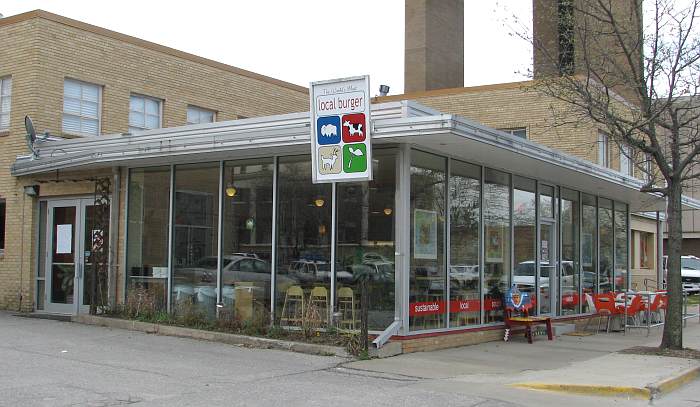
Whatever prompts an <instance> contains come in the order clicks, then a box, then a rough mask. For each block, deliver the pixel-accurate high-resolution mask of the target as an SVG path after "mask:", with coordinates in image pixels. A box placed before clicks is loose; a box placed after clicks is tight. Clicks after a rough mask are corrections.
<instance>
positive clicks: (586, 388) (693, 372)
mask: <svg viewBox="0 0 700 407" xmlns="http://www.w3.org/2000/svg"><path fill="white" fill-rule="evenodd" d="M698 377H700V366H696V367H693V368H690V369H686V370H684V371H682V372H680V373H678V374H676V375H674V376H671V377H669V378H666V379H663V380H660V381H658V382H655V383H652V384H648V385H646V386H644V387H629V386H602V385H594V384H561V383H536V382H532V383H513V384H511V385H510V386H512V387H518V388H521V389H530V390H547V391H557V392H562V393H573V394H582V395H587V396H603V397H621V396H622V397H628V398H636V399H644V400H653V399H656V398H659V397H661V396H663V395H666V394H668V393H671V392H672V391H674V390H676V389H678V388H679V387H681V386H683V385H685V384H688V383H689V382H691V381H693V380H695V379H697V378H698Z"/></svg>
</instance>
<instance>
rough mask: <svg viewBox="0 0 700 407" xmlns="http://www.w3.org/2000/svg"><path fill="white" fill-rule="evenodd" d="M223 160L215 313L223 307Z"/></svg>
mask: <svg viewBox="0 0 700 407" xmlns="http://www.w3.org/2000/svg"><path fill="white" fill-rule="evenodd" d="M223 191H224V161H223V160H221V161H219V191H218V195H219V202H218V208H219V213H218V216H217V218H218V219H217V222H216V223H217V230H216V241H217V243H218V244H217V248H216V315H217V316H218V315H219V310H220V309H222V308H223V302H224V299H223V293H222V292H221V290H222V289H223V286H224V284H223V261H222V260H223V254H224V242H223V226H224V194H223V193H222V192H223Z"/></svg>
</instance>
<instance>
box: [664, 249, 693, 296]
mask: <svg viewBox="0 0 700 407" xmlns="http://www.w3.org/2000/svg"><path fill="white" fill-rule="evenodd" d="M667 261H668V258H667V256H664V272H665V273H668V269H667V266H666V264H667ZM681 279H682V280H683V291H685V292H687V293H689V294H698V293H700V258H698V257H695V256H681Z"/></svg>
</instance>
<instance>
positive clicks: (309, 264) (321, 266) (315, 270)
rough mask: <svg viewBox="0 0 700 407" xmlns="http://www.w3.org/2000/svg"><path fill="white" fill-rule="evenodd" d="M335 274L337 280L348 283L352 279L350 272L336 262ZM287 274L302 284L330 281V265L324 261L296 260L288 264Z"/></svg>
mask: <svg viewBox="0 0 700 407" xmlns="http://www.w3.org/2000/svg"><path fill="white" fill-rule="evenodd" d="M335 275H336V279H337V281H340V282H343V283H346V284H349V283H351V282H352V281H353V275H352V273H349V272H348V271H347V270H343V269H342V267H341V266H340V264H338V263H336V266H335ZM289 276H290V277H292V278H295V279H296V280H298V281H299V282H300V283H302V284H314V283H330V281H331V265H330V263H328V262H325V261H311V260H297V261H293V262H292V263H290V264H289Z"/></svg>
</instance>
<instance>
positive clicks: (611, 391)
mask: <svg viewBox="0 0 700 407" xmlns="http://www.w3.org/2000/svg"><path fill="white" fill-rule="evenodd" d="M511 386H513V387H518V388H522V389H530V390H548V391H558V392H561V393H574V394H582V395H586V396H604V397H620V396H622V397H629V398H636V399H644V400H650V399H651V397H652V392H651V390H649V389H648V388H646V387H626V386H599V385H593V384H558V383H514V384H511Z"/></svg>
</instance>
